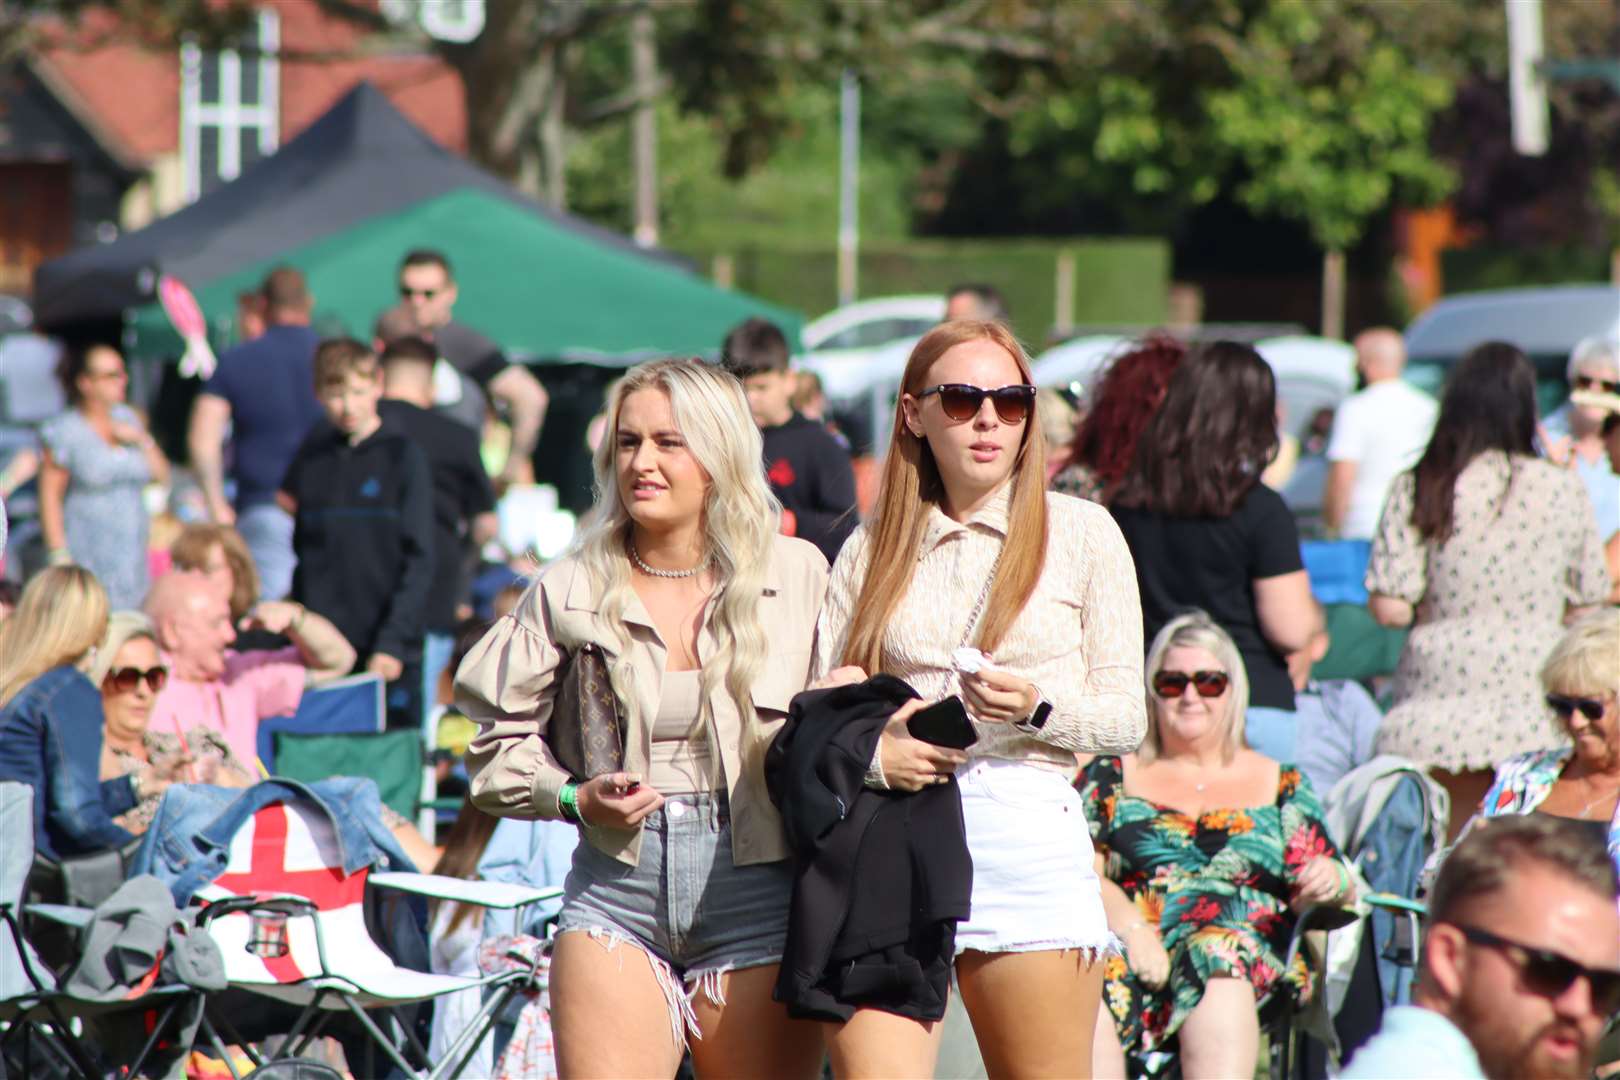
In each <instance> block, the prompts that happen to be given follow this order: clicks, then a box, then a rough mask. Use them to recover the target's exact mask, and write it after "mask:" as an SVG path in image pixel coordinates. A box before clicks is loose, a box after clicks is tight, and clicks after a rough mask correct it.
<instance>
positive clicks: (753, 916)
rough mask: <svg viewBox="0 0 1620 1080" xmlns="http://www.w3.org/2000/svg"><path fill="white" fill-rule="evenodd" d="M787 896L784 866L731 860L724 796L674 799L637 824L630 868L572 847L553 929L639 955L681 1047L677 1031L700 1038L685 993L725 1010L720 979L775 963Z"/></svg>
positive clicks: (788, 869) (789, 874) (789, 883)
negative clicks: (637, 843)
mask: <svg viewBox="0 0 1620 1080" xmlns="http://www.w3.org/2000/svg"><path fill="white" fill-rule="evenodd" d="M792 896H793V871H792V864H791V862H789V861H787V860H782V861H778V862H771V863H760V864H755V865H750V866H736V865H734V864H733V863H732V861H731V815H730V811H729V809H728V807H727V803H726V796H725V793H724V792H717V793H714V794H697V795H674V796H671V797H670V798H669V799H668V800H667V801H666V802H665V803H664V805H663V807H662V808H661V809H660V810H658V811H656V812H654V813H653V814H652V815H651V816H650V817H648V818H647V820H646V822H645V823H644V824H643V826H642V836H641V857H640V860H639V861H638V862H637V864H636V865H635V866H627V865H625V864H624V863H622V862H620V861H619V860H617V859H614V858H612V857H611V856H608V855H604V854H602V853H601V852H600V851H597V850H596V848H594V847H592V846H591V844H590V843H588V842H582V843H581V844H580V845H579V846H578V847H576V848H575V849H574V862H573V868H572V869H571V870H570V871H569V873H568V880H567V882H566V883H565V884H564V887H563V908H562V914H561V915H560V916H559V917H558V920H557V932H558V933H559V934H562V933H569V932H572V931H583V932H586V933H589V934H590V935H591V937H592V938H594V939H595V940H596V941H597V942H599V943H600V944H601V945H602V947H603V948H605V949H607V950H609V951H610V952H611V951H612V950H614V949H616V948H618V947H620V946H624V945H630V946H634V947H636V948H639V949H640V950H641V951H642V952H644V953H646V954H647V958H648V960H649V961H651V963H652V968H653V974H654V975H655V976H657V978H658V983H659V986H660V988H661V989H662V990H663V991H664V996H665V998H666V1000H667V1001H668V1003H669V1007H670V1027H671V1031H672V1032H673V1034H674V1036H675V1041H676V1042H677V1043H678V1044H681V1045H684V1044H685V1034H686V1032H691V1033H692V1034H693V1035H697V1036H699V1037H701V1032H699V1031H698V1029H697V1017H696V1015H695V1014H694V1013H693V1011H692V998H693V995H694V994H696V993H697V992H698V991H699V990H700V989H701V990H702V992H703V993H704V995H705V996H706V997H708V998H709V1000H710V1001H712V1002H713V1003H714V1004H716V1005H724V1004H725V999H724V997H723V996H722V994H721V988H720V977H721V976H722V975H724V974H725V973H726V972H728V971H731V970H733V969H736V968H749V967H759V966H761V965H764V964H776V963H780V962H781V960H782V950H783V947H784V945H785V944H786V942H787V926H788V904H789V902H790V901H791V899H792Z"/></svg>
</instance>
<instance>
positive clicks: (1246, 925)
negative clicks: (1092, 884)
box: [1079, 611, 1353, 1077]
mask: <svg viewBox="0 0 1620 1080" xmlns="http://www.w3.org/2000/svg"><path fill="white" fill-rule="evenodd" d="M1147 684H1148V694H1147V698H1148V713H1149V722H1148V731H1147V739H1146V741H1145V742H1144V743H1143V744H1142V748H1141V749H1140V750H1139V751H1137V752H1136V753H1135V754H1127V755H1125V756H1124V757H1122V758H1121V757H1098V758H1095V759H1093V760H1092V761H1091V762H1090V764H1088V765H1087V766H1086V767H1085V769H1084V771H1083V772H1082V773H1081V776H1080V781H1079V786H1080V788H1081V795H1082V796H1083V798H1084V800H1085V806H1086V819H1087V821H1088V822H1090V824H1091V833H1092V841H1093V843H1094V844H1095V845H1096V849H1097V856H1096V857H1097V866H1098V871H1099V873H1102V874H1103V875H1104V878H1103V905H1104V907H1105V908H1106V909H1107V911H1108V923H1109V926H1110V928H1111V929H1112V930H1113V931H1114V933H1116V934H1118V935H1119V937H1120V938H1121V939H1122V940H1123V942H1124V945H1125V949H1126V954H1127V956H1128V958H1129V961H1128V963H1127V961H1126V959H1123V958H1121V957H1118V956H1115V957H1112V958H1110V960H1109V961H1108V964H1107V966H1106V967H1105V968H1104V979H1105V980H1106V988H1105V993H1104V995H1103V1000H1104V1002H1105V1003H1106V1005H1107V1008H1106V1009H1105V1010H1102V1011H1100V1012H1099V1013H1098V1018H1097V1036H1096V1040H1095V1044H1094V1045H1095V1046H1096V1053H1095V1075H1096V1076H1099V1077H1123V1076H1124V1075H1125V1074H1126V1066H1125V1053H1126V1052H1127V1051H1129V1052H1131V1053H1133V1054H1138V1055H1139V1054H1142V1053H1146V1052H1153V1051H1172V1052H1174V1051H1176V1050H1177V1049H1178V1048H1179V1052H1180V1055H1181V1072H1182V1075H1184V1076H1188V1077H1211V1076H1251V1075H1253V1073H1254V1069H1255V1064H1256V1061H1257V1060H1258V1056H1259V1049H1260V1018H1261V1017H1262V1016H1263V1015H1264V1014H1266V1013H1267V1012H1268V1011H1269V1010H1271V1009H1272V1008H1273V1007H1275V1006H1276V1005H1278V1004H1280V1003H1281V1002H1282V1000H1283V999H1284V998H1285V997H1298V998H1303V997H1305V996H1308V992H1309V988H1310V971H1309V969H1308V968H1307V966H1306V965H1305V964H1304V962H1303V961H1302V960H1298V959H1296V961H1295V962H1294V963H1293V964H1292V965H1290V964H1287V963H1285V960H1284V958H1285V957H1286V956H1287V952H1288V942H1289V938H1290V936H1291V935H1292V932H1293V924H1294V913H1297V912H1299V911H1302V910H1304V908H1305V907H1307V906H1309V905H1312V904H1324V903H1325V904H1343V903H1347V902H1349V901H1350V900H1351V899H1352V896H1353V889H1352V885H1351V879H1350V874H1349V871H1348V870H1347V869H1346V867H1345V866H1344V864H1343V863H1342V862H1341V861H1340V860H1339V857H1338V853H1337V851H1336V850H1335V849H1334V846H1333V842H1332V841H1331V840H1330V839H1328V834H1327V828H1326V826H1325V825H1324V824H1323V822H1322V810H1321V806H1320V804H1319V803H1318V802H1317V799H1316V794H1315V792H1313V791H1312V790H1311V785H1310V781H1309V780H1307V779H1306V778H1305V776H1304V775H1303V774H1302V773H1301V772H1300V771H1299V769H1298V768H1296V767H1295V766H1293V765H1291V764H1287V763H1279V762H1276V761H1273V760H1272V759H1270V758H1268V757H1264V756H1262V755H1260V754H1258V753H1256V752H1255V751H1253V750H1251V749H1249V748H1248V745H1247V743H1246V742H1245V740H1244V737H1243V714H1244V705H1245V703H1246V702H1247V701H1248V690H1249V687H1248V677H1247V675H1246V673H1245V672H1244V668H1243V660H1242V658H1241V656H1240V655H1239V653H1238V649H1237V646H1236V645H1235V644H1234V643H1233V641H1232V638H1231V637H1230V636H1229V635H1228V634H1227V633H1226V631H1225V630H1222V629H1221V628H1220V627H1219V626H1218V625H1216V623H1215V622H1214V621H1213V620H1212V619H1211V618H1210V617H1209V616H1208V615H1206V614H1204V613H1203V612H1202V611H1194V612H1191V613H1189V614H1185V615H1180V616H1177V617H1176V618H1174V619H1172V620H1171V621H1170V622H1168V623H1166V624H1165V626H1164V628H1163V629H1162V630H1160V631H1159V634H1158V636H1157V637H1156V638H1154V639H1153V646H1152V648H1151V649H1150V650H1149V651H1148V658H1147Z"/></svg>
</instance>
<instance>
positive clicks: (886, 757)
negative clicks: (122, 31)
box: [816, 320, 1146, 1077]
mask: <svg viewBox="0 0 1620 1080" xmlns="http://www.w3.org/2000/svg"><path fill="white" fill-rule="evenodd" d="M901 390H902V394H901V398H900V407H899V409H898V411H897V412H896V415H895V422H894V430H893V433H892V435H891V437H890V442H889V450H888V458H887V461H886V463H885V465H884V474H883V489H882V493H881V494H880V495H879V497H878V502H877V506H876V510H875V512H874V514H873V516H872V517H871V519H870V520H869V521H868V522H867V523H866V524H865V525H864V526H862V527H861V528H860V529H859V530H857V531H856V533H855V535H854V536H853V537H852V538H851V540H850V541H849V543H848V544H847V545H846V546H845V547H844V549H843V551H842V552H841V553H840V555H839V557H838V562H837V564H836V565H835V566H834V568H833V573H832V580H831V582H830V583H829V585H828V590H827V603H826V606H825V608H824V609H823V611H822V616H821V624H820V629H819V633H818V638H817V648H816V668H817V671H818V672H827V678H828V679H830V680H832V681H844V680H852V679H858V678H863V677H865V676H866V675H869V674H876V673H879V672H883V673H887V674H890V675H895V676H898V677H900V678H902V679H904V680H906V681H907V682H908V683H910V684H911V686H912V687H913V688H915V689H916V690H917V691H918V693H919V694H921V695H922V698H923V699H924V700H923V701H922V702H915V703H912V704H909V705H907V706H905V707H904V708H902V709H901V710H900V711H899V712H897V713H896V714H895V716H894V718H893V719H892V720H891V721H890V723H889V727H888V729H887V730H886V732H885V733H884V734H883V736H882V737H881V739H880V740H879V744H878V751H877V754H876V759H875V760H874V761H873V763H872V768H871V770H870V771H869V773H868V777H867V783H868V785H869V786H873V787H887V788H893V789H898V790H900V791H918V790H921V789H922V788H923V787H925V786H927V785H930V784H942V783H948V782H950V780H951V776H952V774H953V773H954V774H955V776H956V780H957V785H958V787H959V790H960V794H961V800H962V814H963V818H964V821H965V824H966V833H967V842H968V851H969V854H970V855H971V856H972V860H973V886H972V909H973V914H972V916H971V918H969V919H968V920H967V921H966V922H963V923H961V924H959V925H958V927H957V932H956V950H957V956H956V963H955V971H956V978H957V984H958V986H959V987H960V989H961V993H962V1001H963V1004H964V1005H965V1006H966V1007H967V1011H968V1015H969V1016H970V1017H971V1018H972V1021H973V1030H974V1034H975V1036H976V1037H977V1039H978V1042H979V1049H980V1052H981V1054H982V1055H983V1058H984V1062H985V1065H986V1067H987V1068H988V1069H989V1072H990V1075H992V1076H1013V1075H1060V1076H1071V1077H1073V1076H1085V1075H1087V1074H1088V1073H1089V1071H1090V1069H1091V1039H1092V1019H1093V1017H1094V1016H1095V1014H1096V1011H1097V1001H1098V995H1099V993H1100V992H1101V987H1102V963H1101V957H1102V954H1103V953H1104V952H1106V951H1108V950H1109V949H1110V948H1111V947H1112V946H1113V944H1114V942H1113V939H1112V937H1111V935H1110V934H1109V931H1108V926H1107V924H1106V921H1105V917H1104V913H1103V908H1102V902H1101V899H1100V895H1099V891H1098V882H1097V875H1096V872H1095V870H1094V868H1093V865H1092V857H1091V840H1090V837H1089V835H1088V834H1087V830H1086V824H1085V820H1084V818H1083V816H1082V814H1081V808H1080V799H1079V795H1078V793H1077V792H1076V791H1075V790H1074V788H1073V787H1071V786H1070V784H1069V779H1070V777H1071V776H1072V775H1073V772H1074V766H1075V753H1076V752H1093V753H1123V752H1125V751H1129V750H1134V749H1135V748H1136V746H1137V744H1138V743H1139V742H1140V741H1141V738H1142V731H1143V728H1144V726H1145V723H1146V718H1145V715H1144V710H1143V703H1142V692H1141V684H1142V615H1141V608H1140V604H1139V601H1138V598H1137V592H1136V575H1135V571H1134V569H1133V567H1132V565H1131V558H1130V553H1129V552H1128V551H1127V550H1126V547H1125V543H1124V540H1123V539H1122V538H1121V536H1120V534H1119V529H1118V528H1116V527H1115V525H1114V522H1113V520H1112V519H1111V518H1110V517H1109V516H1108V512H1107V511H1106V510H1104V509H1102V508H1101V507H1100V506H1097V505H1096V504H1094V503H1088V502H1083V501H1081V500H1078V499H1071V498H1069V497H1068V496H1064V495H1050V496H1049V495H1047V494H1046V492H1045V486H1046V453H1045V444H1044V440H1043V438H1042V435H1041V429H1040V425H1039V423H1038V421H1037V418H1036V417H1035V416H1034V409H1035V388H1034V386H1033V380H1032V378H1031V375H1030V369H1029V360H1028V358H1027V357H1026V356H1025V355H1024V351H1023V349H1022V347H1021V346H1020V345H1019V344H1018V342H1017V340H1016V339H1015V338H1014V337H1013V336H1012V334H1011V333H1010V332H1009V331H1008V330H1007V328H1006V327H1005V326H1003V325H1001V324H1000V323H994V322H978V321H974V320H958V321H955V322H949V323H945V324H944V325H942V326H939V327H936V328H935V329H934V330H932V331H930V332H929V333H928V334H927V335H926V336H924V337H923V339H922V340H921V341H920V342H918V343H917V345H916V347H915V348H914V349H913V350H912V353H911V358H910V360H909V361H908V362H907V365H906V371H905V376H904V380H903V382H902V385H901ZM981 612H982V618H981V617H980V614H981ZM969 644H970V645H973V646H976V647H977V648H978V649H979V650H980V651H981V652H982V653H984V654H987V655H986V663H985V665H984V666H982V667H980V668H979V669H978V670H977V671H976V673H971V674H970V673H965V672H959V671H958V670H957V667H956V662H955V659H954V655H953V654H954V653H955V652H957V651H959V647H960V646H963V645H969ZM951 694H960V695H961V697H962V699H963V702H964V704H965V705H966V706H967V709H968V712H969V713H970V715H971V716H972V719H973V721H974V729H975V732H976V734H977V736H978V741H977V742H976V743H975V744H974V745H973V746H972V747H971V748H970V749H969V750H968V751H967V753H965V754H964V753H959V752H956V751H951V750H945V749H942V748H938V747H934V746H931V745H929V744H927V743H924V742H920V741H918V740H916V739H913V738H911V737H910V736H909V735H908V734H907V731H906V728H905V720H906V719H907V718H908V717H909V716H911V715H912V713H914V712H915V711H916V710H917V709H918V708H921V707H922V706H923V704H924V703H925V702H931V701H936V700H939V699H941V698H944V697H946V696H948V695H951ZM939 1034H940V1025H939V1024H938V1023H937V1022H935V1023H929V1022H924V1021H918V1020H913V1019H909V1018H906V1017H902V1016H899V1015H897V1014H894V1013H887V1012H883V1011H880V1010H878V1009H872V1008H860V1009H857V1010H856V1011H855V1013H854V1015H853V1016H852V1017H851V1019H850V1020H848V1021H847V1022H845V1023H842V1024H837V1025H828V1026H827V1028H826V1031H825V1035H826V1038H827V1043H828V1049H829V1050H830V1052H831V1055H832V1062H833V1071H834V1072H835V1073H836V1074H837V1075H838V1076H840V1077H852V1076H872V1077H876V1076H919V1075H931V1074H932V1071H933V1065H934V1059H935V1057H936V1056H937V1054H938V1045H939V1043H938V1039H939Z"/></svg>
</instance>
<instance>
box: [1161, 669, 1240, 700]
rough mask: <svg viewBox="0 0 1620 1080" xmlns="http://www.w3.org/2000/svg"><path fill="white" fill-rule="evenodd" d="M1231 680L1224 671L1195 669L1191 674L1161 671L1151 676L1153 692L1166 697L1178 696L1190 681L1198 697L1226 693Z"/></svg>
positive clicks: (1218, 695) (1209, 696) (1211, 696)
mask: <svg viewBox="0 0 1620 1080" xmlns="http://www.w3.org/2000/svg"><path fill="white" fill-rule="evenodd" d="M1231 682H1232V678H1231V676H1229V675H1227V674H1226V672H1224V671H1195V672H1193V673H1192V674H1191V675H1189V674H1187V673H1186V672H1185V671H1161V672H1159V673H1158V674H1157V675H1155V676H1153V692H1154V693H1155V694H1158V695H1159V696H1160V697H1162V698H1166V699H1172V698H1178V697H1180V696H1181V695H1182V694H1184V693H1185V692H1186V690H1187V684H1188V683H1192V684H1193V687H1194V688H1195V689H1196V690H1197V691H1198V696H1199V697H1206V698H1216V697H1220V696H1221V695H1222V694H1224V693H1226V688H1227V687H1228V686H1229V685H1231Z"/></svg>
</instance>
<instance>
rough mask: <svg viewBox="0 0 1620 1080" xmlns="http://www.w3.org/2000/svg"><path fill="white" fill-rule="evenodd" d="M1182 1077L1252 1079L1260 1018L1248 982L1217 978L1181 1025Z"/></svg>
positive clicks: (1257, 1048)
mask: <svg viewBox="0 0 1620 1080" xmlns="http://www.w3.org/2000/svg"><path fill="white" fill-rule="evenodd" d="M1180 1035H1181V1074H1182V1075H1183V1076H1184V1077H1186V1078H1187V1080H1217V1078H1221V1080H1224V1078H1226V1077H1232V1076H1253V1075H1254V1067H1255V1065H1256V1064H1257V1063H1258V1062H1259V1060H1260V1016H1259V1014H1258V1012H1256V1010H1255V1006H1254V989H1253V987H1251V986H1250V985H1249V981H1248V980H1247V979H1232V978H1217V979H1211V980H1209V982H1208V984H1207V985H1205V987H1204V1000H1202V1001H1200V1002H1199V1003H1198V1006H1197V1007H1196V1008H1195V1009H1193V1011H1192V1012H1191V1013H1189V1014H1188V1016H1187V1019H1186V1020H1183V1021H1182V1023H1181V1032H1180Z"/></svg>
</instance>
